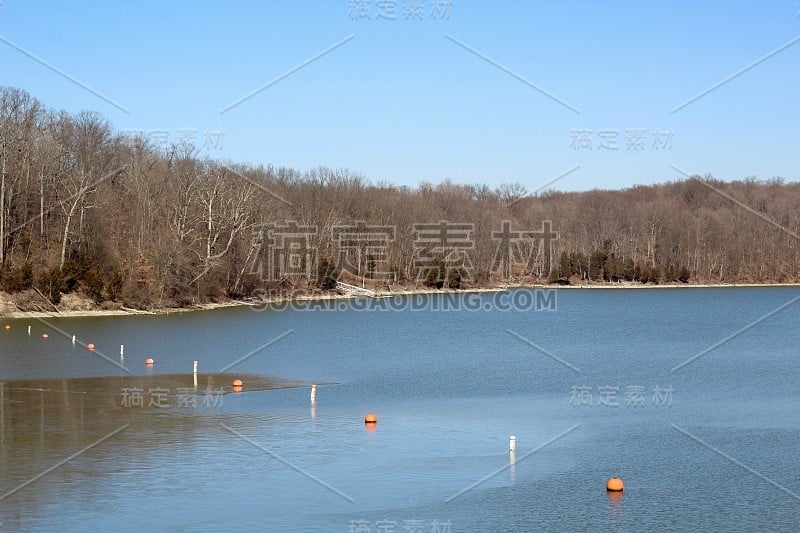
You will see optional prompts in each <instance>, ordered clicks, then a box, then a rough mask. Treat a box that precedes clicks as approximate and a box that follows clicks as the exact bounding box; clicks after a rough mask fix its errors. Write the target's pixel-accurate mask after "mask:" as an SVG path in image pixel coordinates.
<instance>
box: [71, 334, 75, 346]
mask: <svg viewBox="0 0 800 533" xmlns="http://www.w3.org/2000/svg"><path fill="white" fill-rule="evenodd" d="M72 344H75V335H73V336H72Z"/></svg>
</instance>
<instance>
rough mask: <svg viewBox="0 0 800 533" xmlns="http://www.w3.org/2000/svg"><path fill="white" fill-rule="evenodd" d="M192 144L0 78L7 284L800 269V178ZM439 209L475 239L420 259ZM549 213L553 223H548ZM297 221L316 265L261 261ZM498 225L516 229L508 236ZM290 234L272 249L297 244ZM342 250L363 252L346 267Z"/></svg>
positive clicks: (753, 273) (42, 291)
mask: <svg viewBox="0 0 800 533" xmlns="http://www.w3.org/2000/svg"><path fill="white" fill-rule="evenodd" d="M198 154H199V151H198V150H197V149H196V147H195V146H193V145H191V144H189V143H183V144H175V145H172V146H170V147H169V148H168V149H167V150H164V149H163V147H157V146H154V145H152V144H151V143H148V141H147V140H146V139H144V138H135V139H130V138H127V137H125V136H123V135H121V134H120V133H119V132H116V131H115V130H114V129H113V127H112V126H111V125H110V124H109V123H108V122H107V121H106V120H105V119H103V117H102V116H100V115H99V114H97V113H93V112H81V113H77V114H70V113H67V112H65V111H58V110H54V109H50V108H47V107H45V106H44V105H42V104H41V103H40V102H39V101H38V100H37V99H36V98H34V97H33V96H31V95H30V94H28V93H27V92H25V91H23V90H20V89H17V88H11V87H2V88H0V286H1V287H2V290H4V291H5V292H7V293H18V295H19V297H18V301H22V302H23V303H24V300H25V298H29V299H35V298H37V297H41V298H46V299H48V300H49V301H50V302H52V303H53V304H58V302H59V300H60V298H61V296H62V295H64V294H68V293H73V292H75V293H79V294H81V295H83V296H88V297H90V298H92V299H94V300H95V301H96V302H97V303H99V304H104V305H127V306H133V307H137V308H149V307H168V306H185V305H190V304H194V303H200V302H206V301H216V300H224V299H230V298H247V297H259V296H263V295H274V294H285V293H287V292H290V291H292V290H298V289H299V290H312V289H314V288H318V289H324V290H333V289H335V283H333V281H335V280H336V279H342V280H344V281H347V282H352V283H360V284H365V285H371V286H375V287H379V286H383V285H387V284H388V285H389V287H390V288H392V287H396V286H404V287H413V286H433V287H449V288H466V287H472V286H494V285H500V284H507V283H543V282H553V283H555V282H558V283H562V284H567V283H590V282H622V281H629V282H635V283H687V282H697V283H744V282H751V283H767V282H773V283H788V282H797V281H799V280H800V249H799V248H798V246H797V245H798V238H800V237H798V235H800V211H799V210H798V206H799V205H800V185H798V184H797V183H792V182H784V181H783V180H781V179H771V180H768V181H758V180H755V179H747V180H743V181H735V182H731V183H726V182H722V181H719V180H716V179H714V178H713V177H711V176H704V177H702V178H701V177H694V178H691V179H686V180H681V181H677V182H670V183H665V184H661V185H651V186H637V187H633V188H629V189H625V190H620V191H611V190H592V191H586V192H545V193H541V194H538V195H528V194H527V191H526V189H525V187H524V186H522V185H520V184H518V183H508V184H504V185H501V186H500V187H497V188H494V189H493V188H490V187H488V186H486V185H480V184H478V185H464V184H455V183H452V182H450V181H444V182H442V183H439V184H432V183H428V182H422V183H421V184H420V185H419V186H417V187H406V186H397V185H393V184H390V183H385V182H379V183H372V182H369V181H368V180H366V179H364V178H363V177H362V176H360V175H358V174H357V173H354V172H351V171H348V170H344V169H328V168H317V169H313V170H308V171H304V172H301V171H299V170H295V169H291V168H285V167H278V166H270V165H262V166H249V165H240V164H236V163H232V162H229V161H221V160H213V159H208V158H202V157H199V155H198ZM444 221H448V222H450V223H453V224H456V225H457V224H461V225H462V226H463V225H467V227H468V228H469V229H468V230H465V231H466V234H465V235H463V237H464V238H465V239H467V240H468V241H469V246H462V247H461V249H460V250H457V251H458V253H457V254H455V255H453V254H450V253H449V252H448V250H446V249H438V251H437V249H436V247H435V246H428V247H427V251H428V252H429V253H428V255H429V256H430V257H428V258H427V259H428V260H430V261H429V262H428V263H427V267H426V269H425V270H424V271H422V272H421V271H420V268H419V265H420V262H419V259H420V257H419V253H420V248H422V249H426V246H420V231H421V230H420V229H419V228H420V227H423V226H425V225H426V224H427V225H428V226H430V227H433V226H435V225H436V224H442V223H443V222H444ZM546 221H547V223H548V224H549V226H548V227H551V228H552V230H553V232H552V234H549V235H550V236H548V237H542V236H541V235H540V234H539V233H537V232H538V231H539V230H540V228H542V227H543V223H545V222H546ZM290 223H291V224H294V225H295V226H297V227H304V228H311V229H313V231H311V230H309V231H308V232H307V235H306V238H305V242H304V244H303V246H302V247H301V248H308V249H311V248H313V251H314V254H315V255H314V261H313V265H312V264H311V263H312V262H311V260H310V259H309V258H310V257H311V256H310V255H304V256H303V255H302V254H301V257H300V262H301V263H303V264H301V265H300V266H299V270H297V271H295V272H292V273H291V274H292V275H278V276H265V274H264V269H263V268H260V267H258V265H263V262H264V261H265V260H266V259H265V254H266V251H265V247H267V244H265V243H267V242H268V241H269V242H271V241H270V239H272V240H274V235H275V230H274V229H272V230H271V229H269V228H281V227H287V225H288V224H290ZM358 224H361V226H358ZM504 224H505V226H504ZM356 226H358V227H362V226H367V227H369V228H372V229H370V231H372V232H373V233H375V231H377V233H375V235H378V234H381V235H383V233H386V235H388V237H386V238H384V240H383V244H381V245H378V244H376V243H375V242H367V241H364V242H363V243H362V247H361V248H362V249H357V248H358V243H357V242H356V243H355V244H356V246H354V242H353V239H354V237H352V235H351V238H350V240H343V239H342V238H341V237H340V234H341V231H342V230H341V228H355V227H356ZM293 227H294V226H293ZM374 228H381V229H380V230H374ZM387 228H388V229H387ZM502 228H511V230H513V231H516V232H517V233H516V234H515V235H517V236H518V237H519V238H516V240H514V239H511V240H510V241H509V240H508V239H506V240H504V239H505V237H503V235H504V234H503V233H502V232H501V229H502ZM390 230H391V231H390ZM382 232H383V233H382ZM356 233H358V232H357V231H355V230H353V235H355V234H356ZM362 233H363V232H362ZM370 235H371V236H369V235H368V239H367V240H369V239H374V238H376V237H375V235H372V234H370ZM506 241H508V242H506ZM504 245H508V247H510V249H511V250H510V251H509V249H503V246H504ZM508 247H507V248H508ZM345 249H346V250H345ZM292 250H294V252H292V251H291V250H283V251H281V250H278V251H277V252H284V255H286V257H283V256H282V255H281V253H278V254H277V255H278V256H281V257H283V259H280V258H278V259H276V260H286V261H289V262H291V261H294V259H292V258H291V257H289V256H291V255H292V254H293V253H294V254H295V255H297V253H299V252H297V250H296V249H294V248H293V249H292ZM272 251H273V252H274V251H275V250H272ZM343 251H346V252H347V254H351V256H352V258H351V259H350V260H348V261H349V263H348V265H346V266H347V268H345V267H344V266H343V265H342V260H341V259H342V257H343V256H344V255H347V254H344V255H343ZM456 255H457V256H459V257H461V259H462V260H460V261H454V260H453V258H454V257H455V256H456ZM348 257H350V256H348ZM353 258H354V259H353ZM465 258H466V261H464V259H465ZM273 259H275V258H273ZM295 259H296V258H295ZM431 261H432V262H431ZM305 262H308V264H305ZM295 266H296V267H297V265H295ZM376 272H378V273H376Z"/></svg>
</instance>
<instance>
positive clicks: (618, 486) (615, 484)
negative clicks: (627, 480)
mask: <svg viewBox="0 0 800 533" xmlns="http://www.w3.org/2000/svg"><path fill="white" fill-rule="evenodd" d="M624 488H625V484H624V483H623V482H622V480H621V479H620V478H618V477H612V478H611V479H609V480H608V481H606V490H607V491H609V492H622V491H623V489H624Z"/></svg>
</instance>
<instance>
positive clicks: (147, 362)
mask: <svg viewBox="0 0 800 533" xmlns="http://www.w3.org/2000/svg"><path fill="white" fill-rule="evenodd" d="M154 363H155V361H153V360H152V359H151V358H149V357H148V358H147V359H145V360H144V364H146V365H152V364H154Z"/></svg>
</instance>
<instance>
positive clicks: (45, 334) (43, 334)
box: [42, 333, 50, 339]
mask: <svg viewBox="0 0 800 533" xmlns="http://www.w3.org/2000/svg"><path fill="white" fill-rule="evenodd" d="M49 336H50V335H48V334H47V333H42V338H43V339H46V338H47V337H49Z"/></svg>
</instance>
